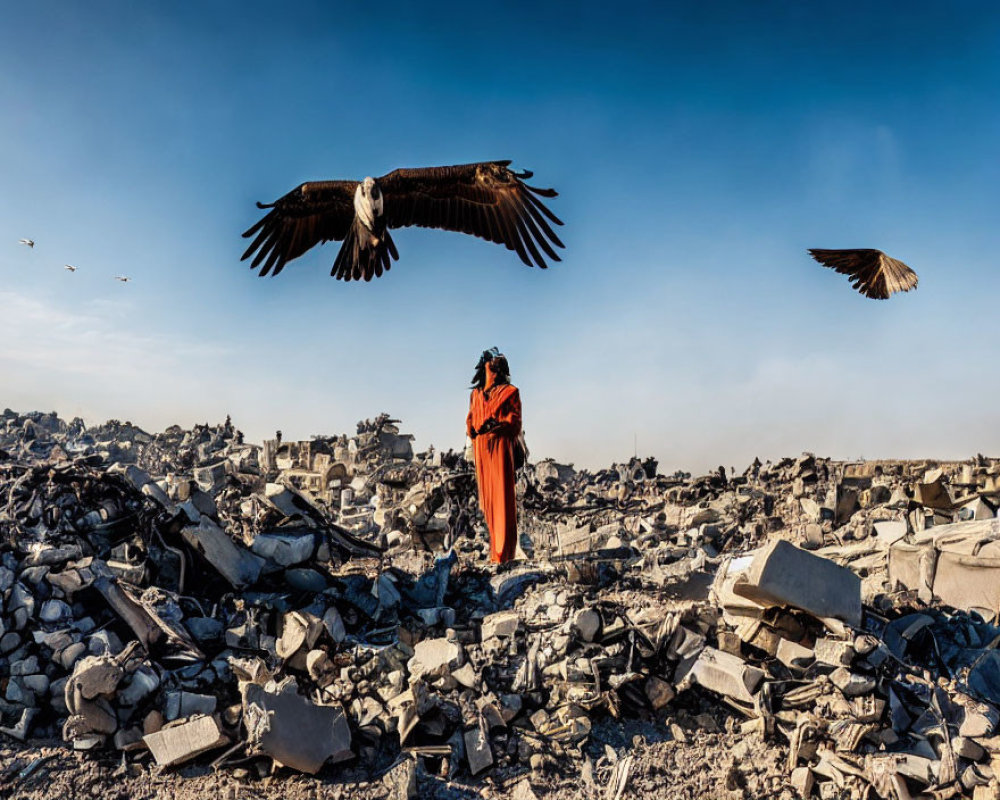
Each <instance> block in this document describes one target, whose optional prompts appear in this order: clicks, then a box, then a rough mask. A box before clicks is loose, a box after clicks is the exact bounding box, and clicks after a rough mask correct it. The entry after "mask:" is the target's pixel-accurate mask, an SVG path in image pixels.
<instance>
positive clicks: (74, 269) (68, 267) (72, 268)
mask: <svg viewBox="0 0 1000 800" xmlns="http://www.w3.org/2000/svg"><path fill="white" fill-rule="evenodd" d="M63 266H64V267H65V268H66V269H68V270H69V271H70V272H76V267H74V266H73V265H72V264H64V265H63Z"/></svg>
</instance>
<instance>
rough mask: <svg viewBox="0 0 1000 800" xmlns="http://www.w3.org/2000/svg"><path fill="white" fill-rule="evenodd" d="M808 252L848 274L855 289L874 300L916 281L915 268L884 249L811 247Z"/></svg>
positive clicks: (905, 290)
mask: <svg viewBox="0 0 1000 800" xmlns="http://www.w3.org/2000/svg"><path fill="white" fill-rule="evenodd" d="M809 254H810V255H811V256H812V257H813V258H814V259H816V260H817V261H818V262H819V263H820V264H822V265H823V266H824V267H830V269H835V270H837V272H839V273H840V274H841V275H847V276H848V278H849V279H850V281H851V285H852V286H853V287H854V288H855V289H857V290H858V291H859V292H860V293H861V294H863V295H864V296H865V297H871V298H874V299H875V300H886V299H888V297H889V295H891V294H893V293H895V292H908V291H910V289H913V288H915V287H916V285H917V280H918V279H917V273H916V272H914V271H913V270H912V269H910V268H909V267H908V266H906V264H904V263H903V262H902V261H898V260H897V259H895V258H890V257H889V256H887V255H886V254H885V253H883V252H882V251H881V250H817V249H810V250H809Z"/></svg>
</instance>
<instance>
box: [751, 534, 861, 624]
mask: <svg viewBox="0 0 1000 800" xmlns="http://www.w3.org/2000/svg"><path fill="white" fill-rule="evenodd" d="M733 591H734V592H735V593H736V594H738V595H740V596H742V597H745V598H748V599H750V600H753V601H754V602H755V603H759V604H761V605H778V606H793V607H795V608H801V609H803V610H804V611H808V612H809V613H810V614H814V615H815V616H817V617H834V618H836V619H840V620H843V621H844V622H847V623H850V624H851V625H855V626H859V625H860V624H861V579H860V578H859V577H858V576H857V575H855V574H854V573H853V572H851V570H849V569H847V568H846V567H841V566H840V565H838V564H835V563H834V562H833V561H830V560H829V559H827V558H823V557H821V556H817V555H814V554H812V553H809V552H806V551H805V550H801V549H800V548H798V547H795V545H793V544H790V543H789V542H787V541H785V540H783V539H776V540H774V541H773V542H771V543H770V544H768V545H766V546H765V547H763V548H762V549H760V550H759V551H758V552H757V554H756V555H755V556H754V559H753V562H752V563H751V564H750V567H749V568H748V569H747V570H746V571H745V572H744V573H743V574H742V575H740V577H739V578H738V579H737V580H736V581H735V582H734V583H733Z"/></svg>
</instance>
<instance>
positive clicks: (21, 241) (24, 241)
mask: <svg viewBox="0 0 1000 800" xmlns="http://www.w3.org/2000/svg"><path fill="white" fill-rule="evenodd" d="M17 243H18V244H26V245H28V247H34V246H35V242H34V241H33V240H32V239H18V240H17Z"/></svg>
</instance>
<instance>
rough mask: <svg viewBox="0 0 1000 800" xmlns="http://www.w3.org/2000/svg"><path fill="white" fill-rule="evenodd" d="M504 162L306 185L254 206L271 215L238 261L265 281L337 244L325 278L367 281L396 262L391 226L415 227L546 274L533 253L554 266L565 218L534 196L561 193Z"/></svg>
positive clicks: (253, 233) (253, 234) (255, 228)
mask: <svg viewBox="0 0 1000 800" xmlns="http://www.w3.org/2000/svg"><path fill="white" fill-rule="evenodd" d="M509 164H510V161H483V162H480V163H477V164H460V165H457V166H453V167H427V168H425V169H397V170H394V171H393V172H390V173H389V174H388V175H383V176H382V177H381V178H365V179H364V180H363V181H361V182H360V183H359V182H358V181H315V182H310V183H303V184H301V185H300V186H298V187H296V188H295V189H293V190H292V191H290V192H289V193H288V194H286V195H285V196H284V197H282V198H280V199H278V200H276V201H275V202H273V203H269V204H264V203H257V207H258V208H269V209H271V211H270V212H269V213H267V214H266V215H265V216H264V217H262V218H261V219H260V220H259V221H258V222H257V224H256V225H254V226H253V227H252V228H250V230H248V231H247V232H246V233H244V234H243V236H244V238H250V237H254V239H253V241H252V242H251V244H250V246H249V247H248V248H247V249H246V252H244V253H243V257H242V259H241V260H246V259H247V258H249V257H250V256H253V261H252V262H251V264H250V267H251V268H252V269H256V268H257V267H261V270H260V273H259V274H260V275H261V276H262V277H263V276H264V275H267V274H269V273H270V274H272V275H277V274H278V273H279V272H281V270H282V269H284V267H285V264H287V263H288V262H289V261H291V260H292V259H295V258H298V257H299V256H301V255H302V254H303V253H305V252H306V251H307V250H309V249H310V248H312V247H313V246H315V245H317V244H320V243H321V242H328V241H330V240H335V241H343V245H341V247H340V252H339V253H338V254H337V258H336V259H335V260H334V262H333V269H331V270H330V274H331V275H333V276H335V277H336V278H338V279H340V280H345V281H350V280H361V279H362V278H363V279H364V280H366V281H370V280H371V279H372V278H374V277H379V276H381V275H382V273H383V272H385V271H387V270H388V269H389V267H390V266H391V264H392V261H394V260H398V259H399V252H398V251H397V250H396V245H395V243H394V242H393V240H392V236H390V234H389V229H390V228H405V227H407V226H410V225H417V226H419V227H422V228H440V229H442V230H446V231H456V232H457V233H468V234H471V235H473V236H478V237H479V238H481V239H486V240H487V241H490V242H495V243H497V244H502V245H504V246H505V247H506V248H507V249H508V250H513V251H515V252H516V253H517V255H518V257H519V258H520V259H521V261H523V262H524V263H525V264H527V265H528V266H529V267H530V266H532V265H533V264H537V265H538V266H539V267H541V268H542V269H545V268H546V266H547V265H546V263H545V259H544V258H543V256H542V253H541V252H539V250H541V251H543V252H544V254H545V255H546V256H548V257H549V258H550V259H552V260H553V261H560V260H561V259H560V258H559V256H558V255H557V254H556V251H555V250H554V249H553V247H552V245H555V246H556V247H564V246H565V245H563V243H562V242H561V241H559V237H558V236H556V234H555V233H554V232H553V230H552V228H551V226H550V225H549V222H552V223H553V224H555V225H562V222H561V221H560V220H559V218H558V217H556V216H555V215H554V214H553V213H552V212H551V211H549V209H548V208H546V207H545V205H544V204H543V203H542V202H541V201H540V200H539V199H538V197H556V196H557V192H556V191H555V190H554V189H538V188H536V187H534V186H528V185H527V184H526V183H524V180H525V179H527V178H530V177H531V176H532V173H531V172H529V171H527V170H525V171H524V172H514V171H513V170H510V169H508V168H507V167H508V165H509ZM546 219H548V222H547V221H546Z"/></svg>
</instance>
